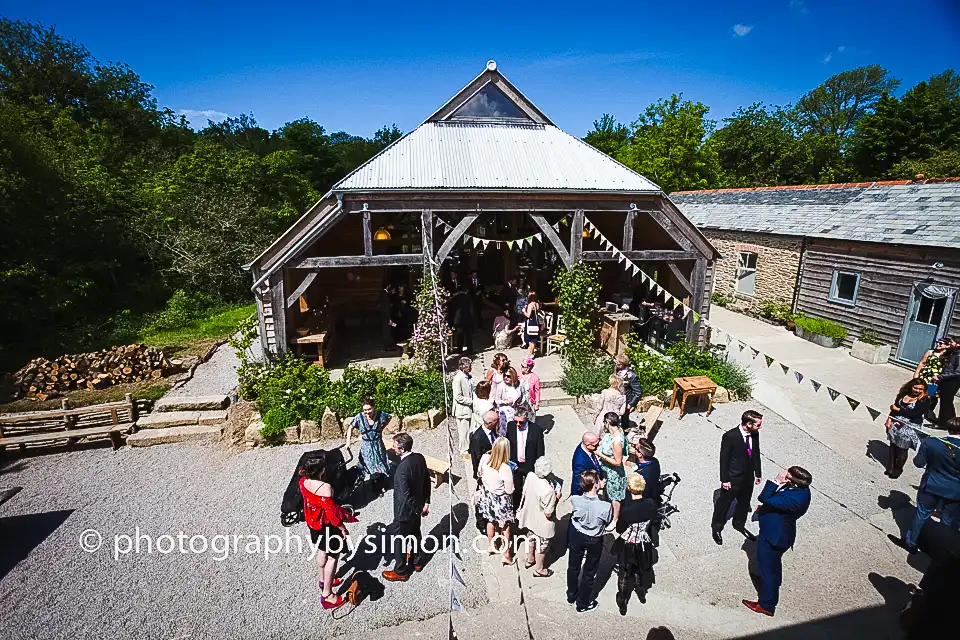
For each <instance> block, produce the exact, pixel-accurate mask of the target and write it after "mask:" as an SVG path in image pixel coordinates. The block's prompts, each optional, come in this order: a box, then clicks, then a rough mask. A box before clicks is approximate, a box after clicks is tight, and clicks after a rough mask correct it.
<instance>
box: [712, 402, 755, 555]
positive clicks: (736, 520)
mask: <svg viewBox="0 0 960 640" xmlns="http://www.w3.org/2000/svg"><path fill="white" fill-rule="evenodd" d="M762 424H763V416H762V415H760V414H759V413H757V412H756V411H753V410H749V411H744V412H743V415H742V416H741V417H740V426H739V427H734V428H733V429H730V430H729V431H727V432H726V433H724V434H723V437H722V438H721V439H720V493H719V495H718V496H717V501H716V503H715V504H714V506H713V519H712V521H711V529H712V530H713V541H714V542H716V543H717V544H723V536H722V535H721V532H722V531H723V527H724V525H725V524H726V523H727V511H729V510H730V503H731V502H733V501H734V500H736V501H737V504H736V506H735V507H734V509H733V528H734V529H735V530H737V531H739V532H740V533H742V534H743V536H744V537H745V538H746V539H747V540H756V536H755V535H753V533H751V532H749V531H747V528H746V525H747V516H748V515H750V499H751V498H752V497H753V485H754V484H760V426H761V425H762Z"/></svg>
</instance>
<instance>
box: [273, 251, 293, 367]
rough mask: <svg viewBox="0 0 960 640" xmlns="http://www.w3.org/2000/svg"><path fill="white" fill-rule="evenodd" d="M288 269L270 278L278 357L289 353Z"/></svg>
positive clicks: (281, 270)
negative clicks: (286, 287) (286, 291)
mask: <svg viewBox="0 0 960 640" xmlns="http://www.w3.org/2000/svg"><path fill="white" fill-rule="evenodd" d="M285 272H286V269H280V270H279V271H277V272H276V273H274V274H273V275H272V276H270V303H271V304H270V306H271V308H272V309H273V332H274V335H275V336H276V340H277V353H276V355H277V356H282V355H283V354H284V353H286V352H287V349H288V348H289V345H287V307H286V304H285V303H286V301H287V299H286V296H284V282H283V280H284V273H285Z"/></svg>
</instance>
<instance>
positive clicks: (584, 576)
mask: <svg viewBox="0 0 960 640" xmlns="http://www.w3.org/2000/svg"><path fill="white" fill-rule="evenodd" d="M578 484H579V486H580V488H581V489H582V491H583V493H582V494H581V495H571V496H570V502H571V504H572V505H573V513H572V514H571V515H570V528H569V530H568V531H567V549H568V553H569V555H568V561H567V602H569V603H570V604H576V605H577V613H584V612H587V611H591V610H593V609H596V608H597V606H598V604H597V601H596V600H595V599H594V598H593V586H594V582H595V581H596V578H597V567H598V566H599V564H600V554H601V553H602V552H603V531H604V529H606V527H607V525H608V524H610V520H611V518H612V517H613V513H612V511H611V509H610V504H609V503H607V502H604V501H602V500H600V498H598V497H597V490H598V489H599V488H601V486H602V484H603V481H602V480H600V477H599V476H598V475H597V472H596V471H593V470H589V469H588V470H587V471H584V472H582V473H581V474H580V478H579V482H578Z"/></svg>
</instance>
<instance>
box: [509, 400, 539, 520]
mask: <svg viewBox="0 0 960 640" xmlns="http://www.w3.org/2000/svg"><path fill="white" fill-rule="evenodd" d="M507 440H509V441H510V460H511V461H512V462H513V463H514V464H515V465H517V466H516V468H515V469H514V470H513V487H514V490H513V506H514V507H519V506H520V498H521V497H522V496H523V481H524V480H526V479H527V474H528V473H530V472H531V471H533V463H534V462H536V461H537V458H542V457H543V456H544V455H545V453H546V452H545V451H544V444H543V429H542V428H541V427H538V426H537V425H536V424H535V423H533V422H530V412H529V411H527V409H526V407H520V408H519V409H517V412H516V414H515V415H514V419H513V420H511V421H510V422H508V423H507Z"/></svg>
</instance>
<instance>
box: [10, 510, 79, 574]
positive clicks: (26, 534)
mask: <svg viewBox="0 0 960 640" xmlns="http://www.w3.org/2000/svg"><path fill="white" fill-rule="evenodd" d="M73 511H74V510H73V509H66V510H63V511H47V512H45V513H30V514H26V515H22V516H10V517H9V518H0V539H3V541H4V543H3V545H2V546H0V580H2V579H3V578H4V577H5V576H6V575H7V574H8V573H10V570H11V569H13V568H14V567H15V566H17V564H18V563H20V562H21V561H22V560H24V559H25V558H26V557H27V556H28V555H29V554H30V552H31V551H33V550H34V549H35V548H37V547H38V546H40V545H41V544H42V543H43V541H44V540H46V539H47V538H48V537H49V536H50V534H51V533H53V532H54V531H56V530H57V528H58V527H59V526H60V525H62V524H63V523H64V522H65V521H66V520H67V518H69V517H70V514H72V513H73Z"/></svg>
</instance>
